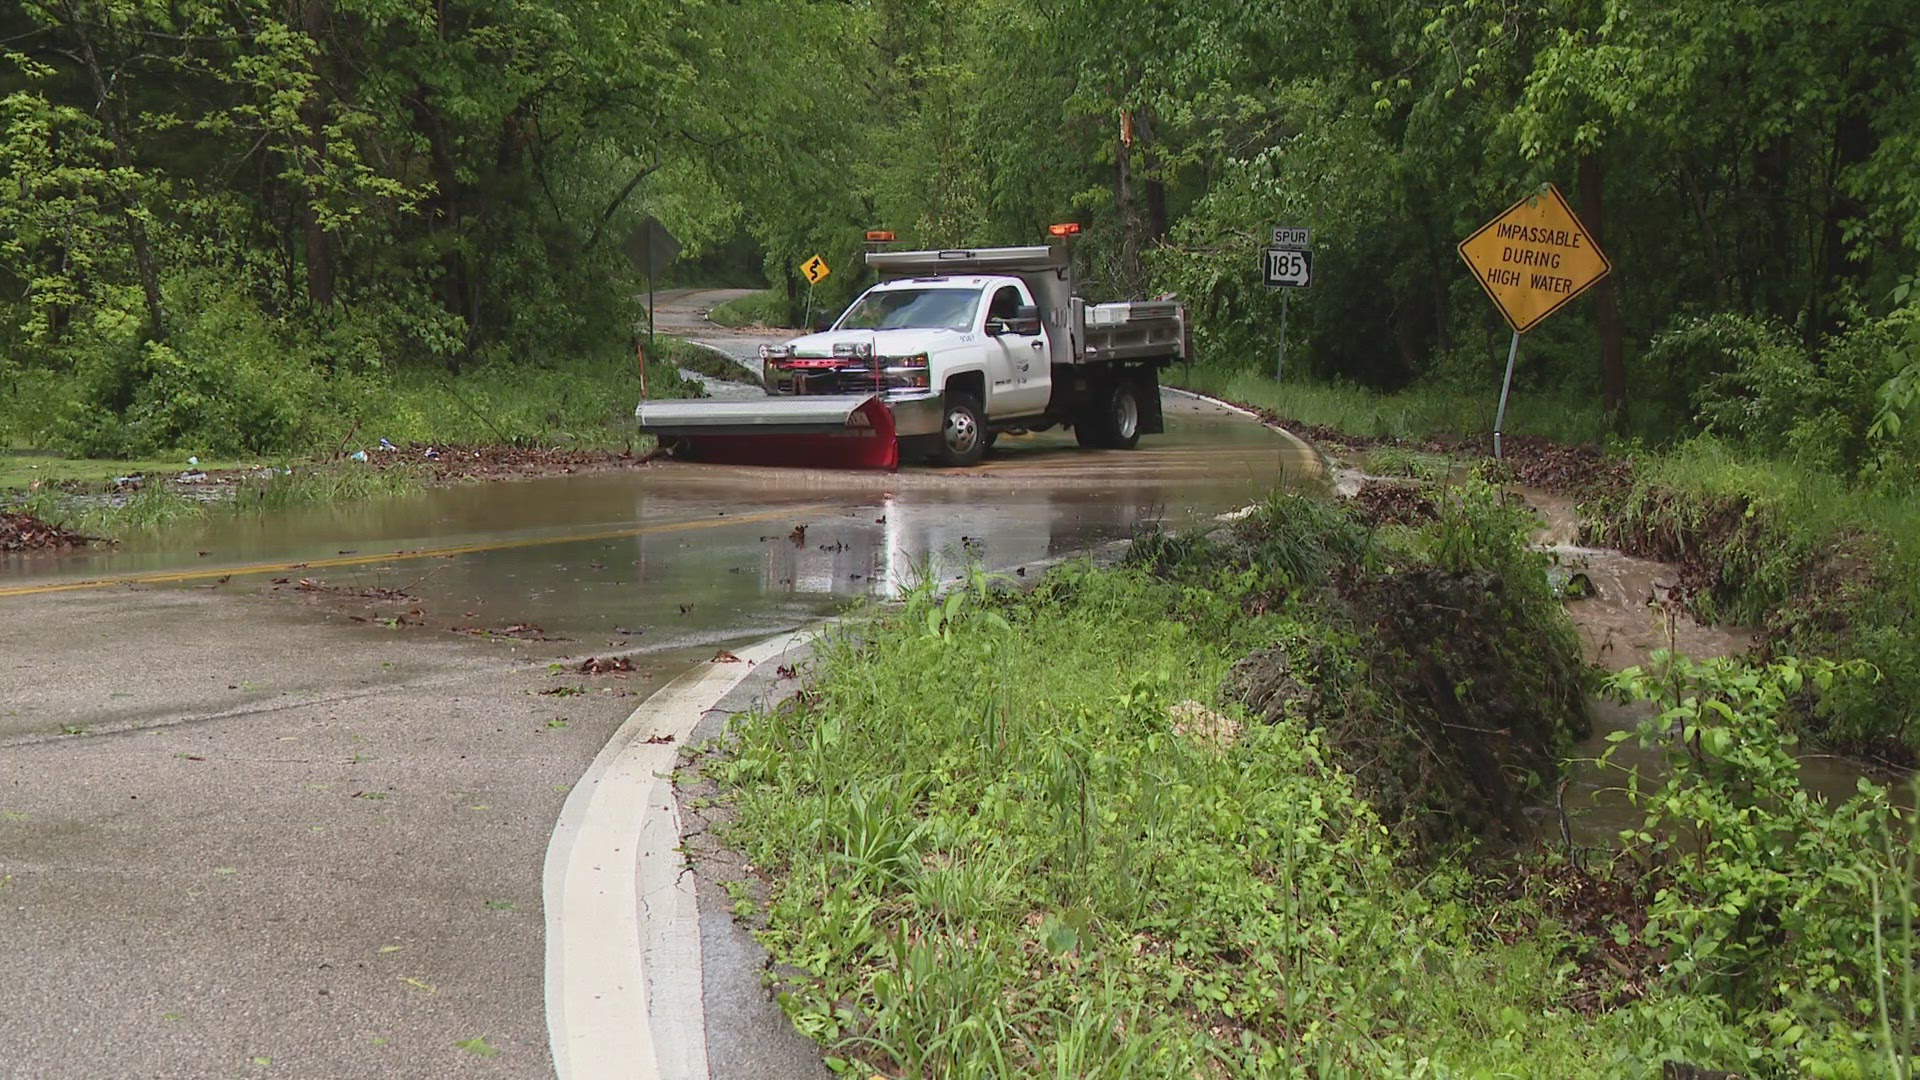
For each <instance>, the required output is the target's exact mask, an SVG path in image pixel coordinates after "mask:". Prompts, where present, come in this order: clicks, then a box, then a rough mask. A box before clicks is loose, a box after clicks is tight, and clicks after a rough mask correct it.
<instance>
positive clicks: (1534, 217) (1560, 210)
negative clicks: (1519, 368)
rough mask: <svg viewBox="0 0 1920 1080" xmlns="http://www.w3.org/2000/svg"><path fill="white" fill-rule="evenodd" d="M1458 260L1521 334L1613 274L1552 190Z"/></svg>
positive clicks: (1515, 208) (1494, 225)
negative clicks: (1463, 260) (1465, 265)
mask: <svg viewBox="0 0 1920 1080" xmlns="http://www.w3.org/2000/svg"><path fill="white" fill-rule="evenodd" d="M1460 257H1461V258H1462V259H1465V260H1466V261H1467V265H1468V266H1471V267H1473V274H1474V277H1476V278H1478V279H1479V281H1480V287H1481V288H1483V289H1485V290H1487V295H1488V296H1491V297H1493V303H1494V306H1496V307H1498V308H1499V309H1500V314H1501V315H1504V316H1505V317H1506V320H1507V324H1508V325H1509V326H1511V327H1513V329H1514V332H1516V333H1521V334H1524V333H1526V332H1527V331H1528V330H1531V329H1533V328H1534V327H1535V326H1537V325H1539V324H1540V321H1541V320H1542V319H1545V318H1546V317H1547V316H1549V315H1551V314H1553V313H1554V312H1556V311H1559V310H1560V309H1561V308H1562V307H1565V306H1566V304H1567V302H1568V301H1570V300H1572V299H1573V298H1574V297H1576V296H1579V295H1580V294H1581V293H1583V292H1585V291H1586V290H1587V287H1588V286H1589V285H1592V284H1593V283H1594V282H1596V281H1599V280H1600V279H1601V278H1603V277H1606V276H1607V273H1608V272H1609V271H1611V270H1612V269H1613V264H1612V263H1609V262H1608V261H1607V257H1606V256H1605V255H1604V254H1602V253H1601V251H1600V247H1599V245H1598V244H1595V243H1594V242H1593V237H1592V236H1591V235H1589V234H1588V233H1587V230H1586V228H1585V227H1583V226H1582V225H1581V224H1580V219H1579V218H1577V217H1574V216H1573V209H1572V208H1571V207H1569V206H1568V205H1567V200H1565V199H1563V198H1561V197H1560V189H1559V188H1556V187H1554V186H1553V185H1552V184H1548V185H1547V190H1546V191H1544V192H1541V193H1539V194H1536V195H1529V196H1527V197H1526V198H1524V199H1521V200H1520V201H1519V202H1517V203H1514V204H1513V205H1512V206H1511V207H1508V208H1507V212H1506V213H1504V214H1501V215H1500V216H1499V217H1497V218H1494V219H1493V220H1492V221H1489V222H1487V223H1486V224H1485V225H1483V226H1481V228H1480V231H1479V232H1476V233H1474V234H1473V235H1472V236H1469V237H1467V238H1466V239H1465V240H1462V241H1460Z"/></svg>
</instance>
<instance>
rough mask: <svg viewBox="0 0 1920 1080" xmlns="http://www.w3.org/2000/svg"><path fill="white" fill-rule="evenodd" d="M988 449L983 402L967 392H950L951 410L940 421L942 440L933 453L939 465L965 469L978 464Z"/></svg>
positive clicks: (948, 403) (948, 400)
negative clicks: (982, 408)
mask: <svg viewBox="0 0 1920 1080" xmlns="http://www.w3.org/2000/svg"><path fill="white" fill-rule="evenodd" d="M986 452H987V425H986V424H985V423H984V422H982V421H981V419H980V405H979V403H978V402H975V401H974V400H973V398H972V397H970V396H968V395H966V394H953V393H949V394H948V395H947V412H946V416H945V418H944V419H942V421H941V423H940V442H939V445H938V446H937V447H936V448H935V450H934V452H933V460H934V463H935V464H937V465H946V466H949V467H954V468H964V467H966V466H968V465H975V464H978V463H979V461H980V458H981V457H982V456H983V455H985V454H986Z"/></svg>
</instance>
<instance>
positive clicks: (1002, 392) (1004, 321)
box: [983, 284, 1053, 419]
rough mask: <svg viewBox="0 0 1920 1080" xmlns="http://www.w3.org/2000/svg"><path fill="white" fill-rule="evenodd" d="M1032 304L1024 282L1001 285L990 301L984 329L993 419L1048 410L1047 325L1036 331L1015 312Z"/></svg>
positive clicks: (989, 408) (1050, 378)
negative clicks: (1021, 322) (1028, 330)
mask: <svg viewBox="0 0 1920 1080" xmlns="http://www.w3.org/2000/svg"><path fill="white" fill-rule="evenodd" d="M1032 303H1033V297H1032V296H1031V295H1029V294H1028V292H1027V288H1026V286H1025V285H1021V284H1009V285H1002V286H1000V287H999V288H997V289H995V290H994V291H993V298H992V299H991V300H990V301H988V303H987V312H986V322H985V325H984V327H983V332H984V333H985V334H986V335H987V341H988V342H989V344H988V346H987V356H988V365H987V366H988V382H989V383H990V384H991V385H990V386H989V387H988V388H987V414H988V416H990V417H993V418H996V419H997V418H1000V417H1008V416H1024V415H1027V414H1029V413H1037V412H1043V411H1045V409H1046V407H1047V400H1048V399H1049V398H1050V397H1052V395H1053V365H1052V363H1051V362H1050V361H1049V356H1050V354H1049V352H1048V348H1047V333H1046V327H1045V325H1044V324H1042V325H1040V326H1039V327H1038V328H1037V332H1035V333H1024V332H1023V331H1025V330H1027V329H1033V328H1034V327H1033V326H1032V324H1028V325H1027V326H1021V325H1019V324H1018V323H1017V322H1016V321H1015V319H1014V314H1015V312H1017V311H1018V310H1019V309H1020V308H1022V307H1025V306H1027V305H1030V304H1032Z"/></svg>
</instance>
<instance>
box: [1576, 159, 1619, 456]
mask: <svg viewBox="0 0 1920 1080" xmlns="http://www.w3.org/2000/svg"><path fill="white" fill-rule="evenodd" d="M1579 177H1580V216H1581V220H1582V222H1583V223H1584V224H1585V225H1586V227H1587V233H1588V235H1590V236H1592V237H1593V242H1594V243H1595V244H1598V245H1599V247H1600V250H1601V251H1605V250H1607V238H1606V220H1607V217H1606V204H1605V203H1604V202H1603V201H1602V198H1601V191H1600V180H1601V177H1600V159H1599V157H1598V156H1597V155H1595V154H1591V153H1588V154H1581V155H1580V166H1579ZM1593 322H1594V325H1595V327H1597V328H1598V329H1599V331H1600V410H1601V411H1602V412H1603V413H1605V414H1606V415H1607V417H1608V418H1609V419H1610V420H1611V421H1612V422H1613V425H1614V428H1615V429H1616V430H1622V429H1624V428H1625V427H1626V423H1627V363H1626V351H1625V348H1624V345H1623V343H1622V342H1621V339H1620V304H1619V300H1618V299H1617V298H1616V296H1615V294H1614V291H1613V275H1611V274H1609V275H1607V276H1606V277H1603V278H1601V279H1600V281H1599V283H1598V284H1596V285H1595V286H1594V287H1593Z"/></svg>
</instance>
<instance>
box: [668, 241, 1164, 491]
mask: <svg viewBox="0 0 1920 1080" xmlns="http://www.w3.org/2000/svg"><path fill="white" fill-rule="evenodd" d="M1069 241H1070V237H1069V236H1066V235H1062V236H1060V238H1059V239H1058V240H1056V241H1055V242H1054V243H1052V244H1049V245H1046V246H1036V247H1012V248H961V249H952V250H945V251H876V252H871V253H869V254H868V255H867V264H868V265H869V266H871V267H873V268H874V269H875V270H877V271H878V272H879V274H880V279H881V280H880V283H879V284H877V285H874V286H873V287H872V288H870V289H868V290H867V291H866V292H865V293H863V294H861V296H860V298H859V299H857V300H855V301H854V302H853V304H852V306H850V307H848V308H847V310H846V311H845V313H843V314H842V315H841V316H840V317H839V318H838V319H837V320H835V321H834V322H833V323H832V324H831V325H830V326H828V328H827V329H825V330H822V331H821V332H819V333H815V334H808V335H806V336H805V337H800V338H795V339H794V340H792V341H789V342H787V343H785V344H782V345H773V346H766V347H763V348H762V350H761V364H762V367H763V371H764V378H765V382H766V387H767V393H768V396H767V397H766V398H765V399H761V400H751V401H651V402H642V403H641V405H640V408H639V412H638V417H639V425H640V430H641V431H643V432H649V433H651V434H653V435H655V436H657V437H658V438H659V439H660V440H661V441H662V443H663V444H666V445H668V446H669V447H672V448H675V449H676V451H677V452H685V453H688V454H689V455H690V456H694V457H698V458H703V459H706V460H714V461H728V462H743V463H760V464H789V463H790V464H832V465H847V466H855V467H869V468H893V467H896V466H897V465H898V463H899V462H900V461H901V460H903V459H906V460H911V459H914V458H919V457H925V458H928V459H930V460H932V461H933V462H934V463H936V464H941V465H949V466H964V465H971V464H973V463H975V462H977V461H979V460H980V457H981V455H983V454H985V453H986V451H987V450H988V449H989V448H990V447H991V446H992V445H993V441H994V438H995V437H996V436H997V435H999V434H1001V433H1003V432H1011V433H1019V432H1026V431H1041V430H1045V429H1048V428H1053V427H1070V428H1072V429H1073V432H1074V436H1075V438H1076V439H1077V441H1078V442H1079V443H1080V445H1081V446H1088V447H1102V448H1111V449H1122V450H1124V449H1131V448H1132V447H1133V446H1134V444H1135V443H1137V442H1138V441H1139V439H1140V436H1141V435H1143V434H1154V433H1157V432H1159V431H1161V430H1162V424H1161V417H1160V393H1159V372H1160V369H1161V368H1163V367H1165V366H1166V365H1168V364H1172V363H1176V362H1180V361H1183V360H1185V359H1186V358H1187V354H1188V349H1189V345H1188V340H1189V339H1188V327H1187V320H1186V312H1185V310H1184V309H1183V308H1182V307H1181V305H1179V304H1177V303H1174V302H1172V301H1167V300H1134V301H1125V302H1120V303H1111V304H1088V303H1085V302H1084V301H1082V300H1081V299H1080V297H1078V296H1077V295H1075V290H1074V280H1073V260H1072V253H1071V249H1070V247H1069Z"/></svg>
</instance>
